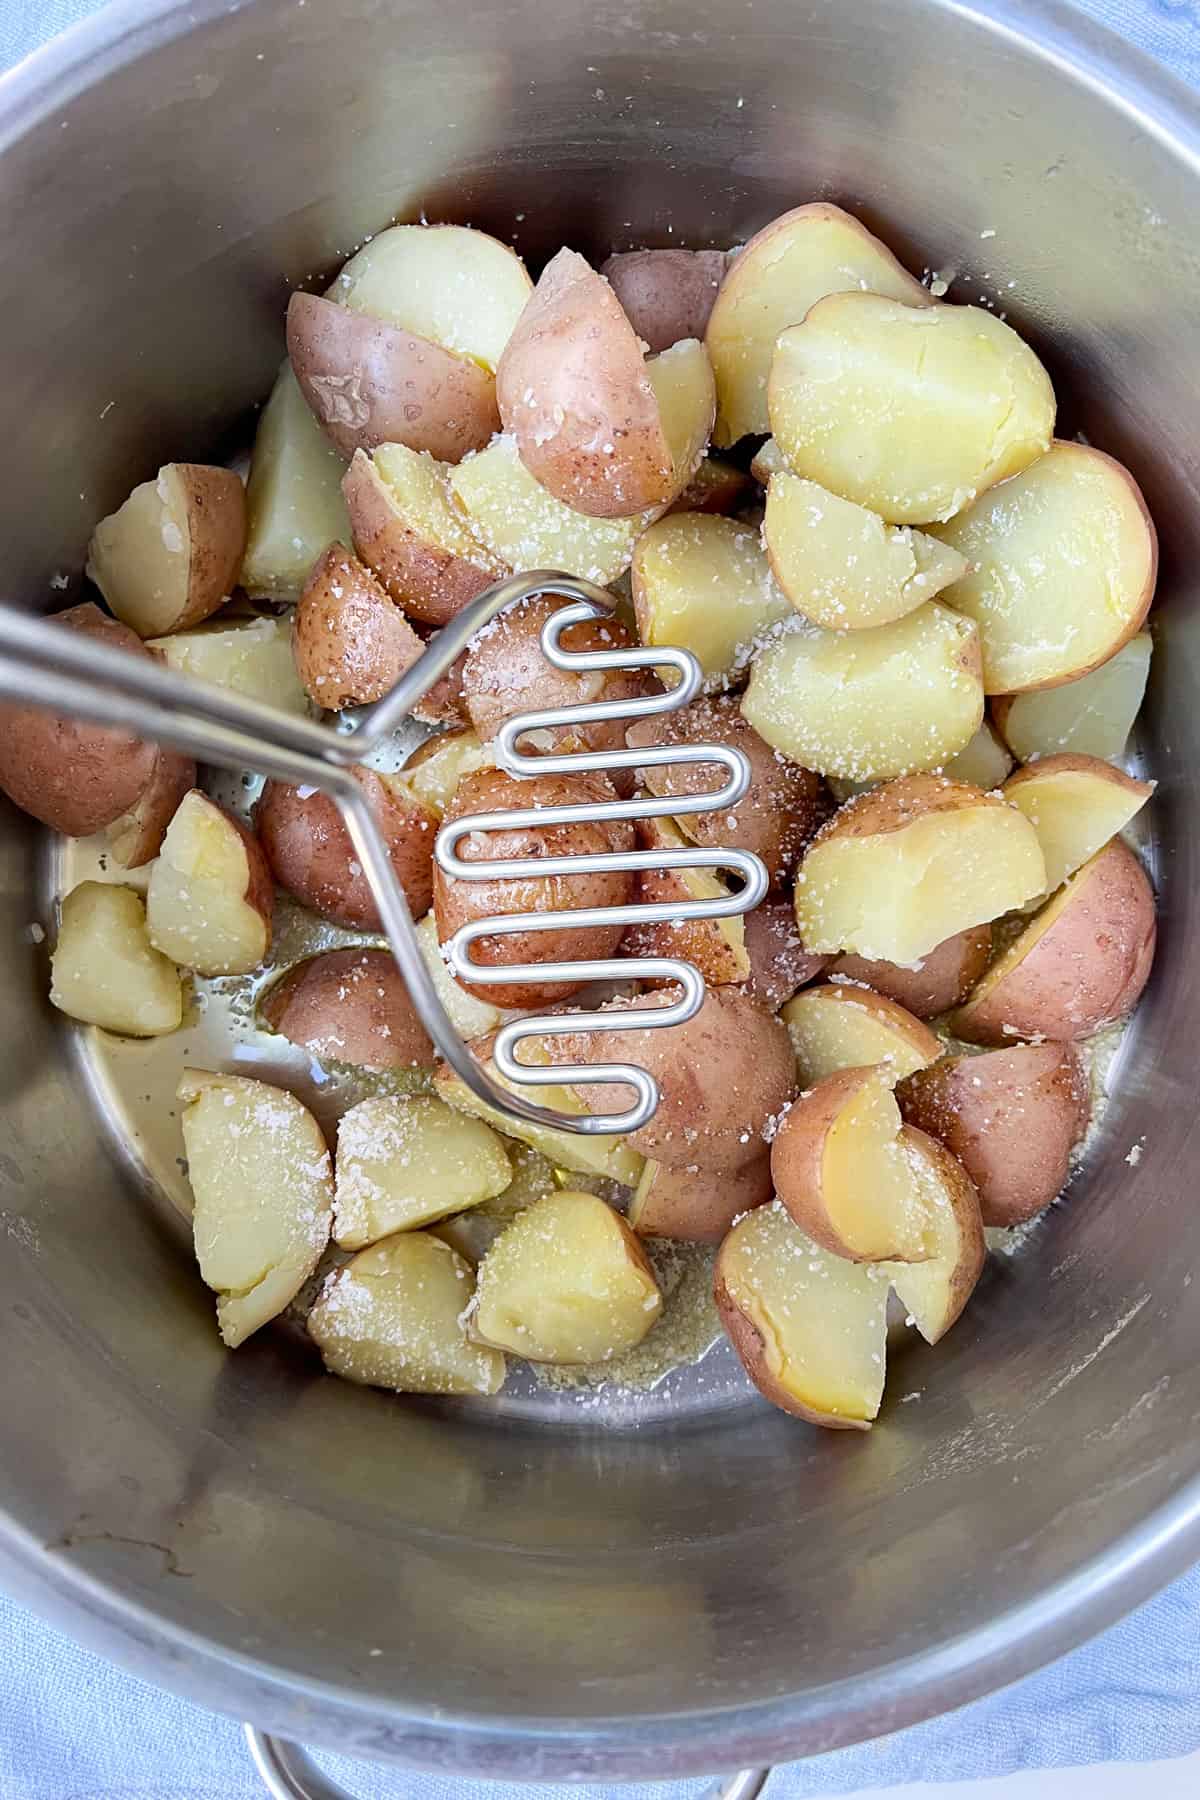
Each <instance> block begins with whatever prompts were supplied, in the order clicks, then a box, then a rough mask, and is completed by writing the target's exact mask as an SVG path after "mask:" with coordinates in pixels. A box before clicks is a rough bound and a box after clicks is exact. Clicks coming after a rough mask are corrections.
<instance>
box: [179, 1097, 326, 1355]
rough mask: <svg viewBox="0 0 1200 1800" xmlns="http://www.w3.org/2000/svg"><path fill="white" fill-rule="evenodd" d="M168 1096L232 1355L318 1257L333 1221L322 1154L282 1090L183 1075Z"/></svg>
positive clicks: (290, 1295) (293, 1291)
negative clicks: (175, 1102) (173, 1099)
mask: <svg viewBox="0 0 1200 1800" xmlns="http://www.w3.org/2000/svg"><path fill="white" fill-rule="evenodd" d="M177 1097H178V1099H179V1101H180V1103H181V1106H182V1111H181V1113H180V1123H181V1124H182V1127H183V1143H184V1148H185V1150H186V1151H187V1159H188V1180H189V1181H190V1182H191V1187H192V1194H193V1196H194V1199H195V1207H194V1210H193V1215H192V1228H193V1232H194V1235H195V1243H196V1260H197V1262H198V1263H199V1265H200V1274H201V1276H202V1278H203V1279H204V1281H205V1282H207V1284H208V1286H209V1287H210V1288H212V1289H214V1291H215V1292H216V1295H217V1323H218V1326H219V1327H220V1331H221V1336H222V1338H223V1339H224V1341H225V1343H226V1344H227V1345H228V1346H229V1348H230V1349H231V1350H235V1349H236V1348H237V1346H238V1345H239V1344H241V1343H244V1342H245V1340H246V1339H247V1338H248V1337H249V1336H250V1335H251V1334H252V1333H253V1332H255V1331H257V1330H258V1329H259V1327H260V1326H262V1325H265V1324H266V1323H267V1321H268V1320H269V1319H273V1318H274V1317H275V1316H276V1314H277V1313H281V1312H282V1311H283V1309H284V1307H285V1306H287V1304H288V1302H289V1301H291V1300H294V1299H295V1297H296V1295H297V1294H298V1293H299V1291H300V1289H301V1288H302V1287H303V1286H304V1283H305V1282H306V1281H307V1280H308V1278H309V1276H310V1275H311V1274H312V1272H313V1270H314V1269H315V1268H316V1266H317V1264H318V1262H319V1261H320V1259H321V1256H322V1253H323V1252H324V1249H325V1246H326V1244H327V1243H328V1242H329V1228H330V1224H331V1223H332V1219H333V1172H332V1169H331V1167H330V1161H329V1151H328V1149H327V1148H326V1145H325V1139H324V1138H323V1137H322V1135H321V1128H320V1126H319V1125H318V1124H317V1121H316V1120H315V1119H314V1118H313V1116H312V1114H311V1113H310V1112H309V1110H308V1108H307V1107H306V1106H302V1105H301V1103H300V1101H299V1100H297V1099H296V1096H295V1095H294V1094H289V1093H288V1092H287V1090H286V1088H277V1087H270V1086H269V1085H268V1084H267V1083H266V1082H265V1081H251V1080H249V1079H248V1078H247V1077H246V1076H243V1075H219V1074H216V1073H213V1072H211V1071H209V1070H206V1069H185V1070H184V1072H183V1076H182V1079H181V1080H180V1083H179V1088H178V1094H177Z"/></svg>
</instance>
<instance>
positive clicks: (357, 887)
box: [254, 768, 437, 931]
mask: <svg viewBox="0 0 1200 1800" xmlns="http://www.w3.org/2000/svg"><path fill="white" fill-rule="evenodd" d="M354 778H355V780H356V781H357V782H358V784H359V786H360V787H361V788H362V790H363V792H364V793H365V794H366V796H367V799H368V800H369V801H370V803H371V810H372V812H373V813H374V815H375V823H376V824H377V825H378V827H379V829H380V831H381V833H382V834H383V839H384V842H385V843H386V845H387V849H388V855H389V857H390V858H391V864H392V868H393V869H394V870H395V872H396V879H397V880H398V881H399V883H400V886H401V887H402V888H403V889H404V894H405V898H406V899H407V901H408V905H409V910H410V912H411V913H412V915H413V917H414V918H420V917H421V916H422V914H423V913H425V912H427V911H428V910H429V904H430V901H431V900H432V898H433V843H434V838H435V837H436V835H437V817H436V815H435V814H434V813H432V812H430V811H429V809H428V808H427V807H424V806H422V805H421V804H420V802H419V801H418V800H416V799H415V798H414V797H413V795H412V794H411V793H410V792H409V791H408V787H407V784H406V783H405V780H404V777H403V776H402V775H379V774H376V772H375V770H374V769H366V768H357V769H355V771H354ZM254 823H255V826H256V827H257V830H258V835H259V839H260V841H261V843H262V847H263V851H264V853H265V855H266V859H267V862H268V863H269V864H270V867H271V873H272V874H273V875H274V877H275V879H276V881H277V882H278V883H279V885H280V887H282V888H286V889H287V891H288V893H289V894H291V895H292V896H293V898H295V899H296V900H299V902H300V904H301V905H302V906H309V907H311V908H312V910H313V911H314V912H316V913H319V914H320V915H321V917H322V918H323V919H331V920H332V921H333V923H334V924H335V925H346V926H349V927H350V928H351V929H352V930H354V929H357V930H362V931H379V930H381V929H382V923H381V920H380V918H379V911H378V908H377V907H376V905H375V901H374V898H373V897H372V894H371V890H370V888H369V887H368V885H367V878H366V875H365V874H364V873H363V869H362V865H361V863H360V862H359V861H358V858H357V856H356V855H355V852H354V845H353V844H352V843H351V841H350V833H349V832H348V831H347V830H346V827H345V825H344V824H343V822H342V815H341V813H340V811H339V810H338V807H337V805H336V803H335V802H334V801H333V800H332V799H331V798H330V796H329V795H328V794H325V793H322V792H321V790H320V789H319V788H310V787H289V786H288V784H287V783H286V782H283V781H268V782H267V785H266V786H265V787H264V789H263V791H262V795H261V797H260V799H259V801H258V804H257V806H256V807H255V809H254Z"/></svg>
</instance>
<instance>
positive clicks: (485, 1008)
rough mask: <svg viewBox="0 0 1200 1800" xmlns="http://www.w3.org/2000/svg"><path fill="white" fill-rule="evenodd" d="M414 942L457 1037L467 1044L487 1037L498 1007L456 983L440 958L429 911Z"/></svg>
mask: <svg viewBox="0 0 1200 1800" xmlns="http://www.w3.org/2000/svg"><path fill="white" fill-rule="evenodd" d="M417 943H418V945H419V947H420V951H421V955H422V957H423V958H424V961H425V967H426V968H427V969H428V970H429V973H430V976H431V978H432V981H433V985H434V987H435V988H436V989H437V994H438V998H439V1000H440V1001H441V1003H442V1005H443V1006H444V1007H445V1009H446V1011H447V1013H448V1014H449V1016H450V1023H451V1024H452V1025H453V1026H454V1029H455V1030H456V1031H457V1032H458V1034H459V1036H460V1037H464V1038H466V1039H467V1040H468V1042H470V1040H471V1039H472V1038H482V1037H486V1036H487V1034H488V1032H489V1031H495V1029H496V1027H497V1026H498V1025H499V1023H500V1009H499V1007H497V1006H493V1005H492V1003H491V1001H490V1000H480V999H479V997H478V996H477V995H475V994H469V993H468V992H467V990H466V988H465V987H464V986H463V985H462V982H461V981H456V980H455V978H454V976H453V975H452V974H451V973H450V970H449V968H448V967H447V964H446V959H445V957H444V956H443V955H442V946H441V944H440V943H439V942H438V934H437V920H436V919H435V918H434V916H433V914H432V913H431V912H428V913H426V914H425V917H424V918H423V919H422V920H421V921H420V922H419V924H418V925H417Z"/></svg>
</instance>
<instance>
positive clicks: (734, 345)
mask: <svg viewBox="0 0 1200 1800" xmlns="http://www.w3.org/2000/svg"><path fill="white" fill-rule="evenodd" d="M855 288H864V289H866V290H868V291H869V292H870V293H872V294H886V295H888V296H889V297H890V298H891V299H893V300H900V301H903V302H904V303H905V305H907V306H918V307H927V306H929V305H930V304H931V302H930V298H929V295H928V294H927V293H926V291H925V289H924V288H923V287H922V286H921V284H920V282H919V281H917V280H916V279H915V278H914V277H913V276H912V275H910V274H908V272H907V270H905V269H902V268H901V266H900V264H899V263H898V262H897V261H896V258H895V257H894V256H893V255H892V253H891V251H890V250H889V249H888V248H887V246H886V245H885V244H881V243H880V241H879V239H878V238H877V237H873V236H872V235H871V233H870V232H869V231H868V230H867V228H866V226H865V225H861V224H860V223H859V221H858V220H857V219H855V218H852V217H851V215H850V214H849V213H846V212H843V211H842V209H841V207H840V206H831V205H829V204H827V203H826V202H825V201H816V202H813V203H812V204H810V205H808V206H797V207H795V208H793V210H792V211H791V212H786V213H784V214H783V215H782V217H781V218H778V219H773V220H772V221H771V223H770V224H769V225H765V226H764V227H763V229H762V230H761V231H759V232H757V233H756V234H755V236H754V237H752V238H751V239H750V242H749V243H748V244H747V245H746V247H745V249H744V250H742V251H741V252H740V253H739V254H738V255H737V257H736V258H735V259H734V260H733V262H732V264H731V266H730V269H729V272H728V274H727V275H726V277H725V280H724V282H723V283H722V286H721V291H720V293H719V294H718V296H717V300H716V304H715V305H714V307H713V310H712V316H711V317H710V319H709V322H708V332H707V334H706V337H705V343H706V344H707V346H708V354H709V355H710V357H711V358H712V364H713V369H714V371H715V372H716V377H717V400H718V411H717V423H716V427H715V430H714V432H713V441H714V443H717V444H734V443H736V442H737V440H738V439H739V438H741V437H745V436H746V435H747V433H749V432H752V431H767V430H768V429H769V428H770V427H769V422H768V417H767V377H768V375H769V374H770V371H771V359H772V357H773V356H774V354H775V343H776V340H777V338H778V337H779V334H780V332H781V331H783V330H784V329H785V328H786V327H787V326H789V325H795V324H796V323H797V322H798V321H799V320H800V319H803V318H804V316H805V314H806V313H807V312H808V310H809V308H810V307H811V306H814V305H815V304H816V302H817V301H818V300H821V299H823V298H824V296H825V295H826V294H837V293H842V292H844V291H845V290H846V289H855Z"/></svg>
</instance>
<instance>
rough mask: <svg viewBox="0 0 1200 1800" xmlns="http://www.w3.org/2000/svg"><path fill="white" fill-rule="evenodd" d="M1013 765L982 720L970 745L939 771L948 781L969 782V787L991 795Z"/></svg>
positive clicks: (996, 738)
mask: <svg viewBox="0 0 1200 1800" xmlns="http://www.w3.org/2000/svg"><path fill="white" fill-rule="evenodd" d="M1012 766H1013V759H1012V757H1011V756H1010V755H1009V753H1008V751H1007V749H1006V748H1005V746H1004V744H1003V743H1002V742H1001V741H1000V739H999V738H998V737H997V735H996V732H995V729H994V728H993V726H992V724H991V723H990V721H989V720H987V719H985V720H984V721H983V724H982V725H981V726H980V727H979V730H978V731H977V732H976V733H975V736H974V737H973V738H972V739H971V741H970V743H968V744H964V745H963V747H962V749H961V750H959V751H958V752H957V753H956V754H955V755H954V756H948V757H947V758H946V761H945V762H944V763H943V764H942V769H941V772H942V774H943V775H946V776H948V777H949V778H950V780H951V781H969V782H970V783H971V786H972V787H978V788H982V789H983V790H984V792H985V793H990V791H991V790H992V788H998V787H999V786H1000V785H1001V783H1002V782H1003V781H1004V779H1005V777H1006V776H1007V775H1008V773H1009V770H1010V769H1011V768H1012Z"/></svg>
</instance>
